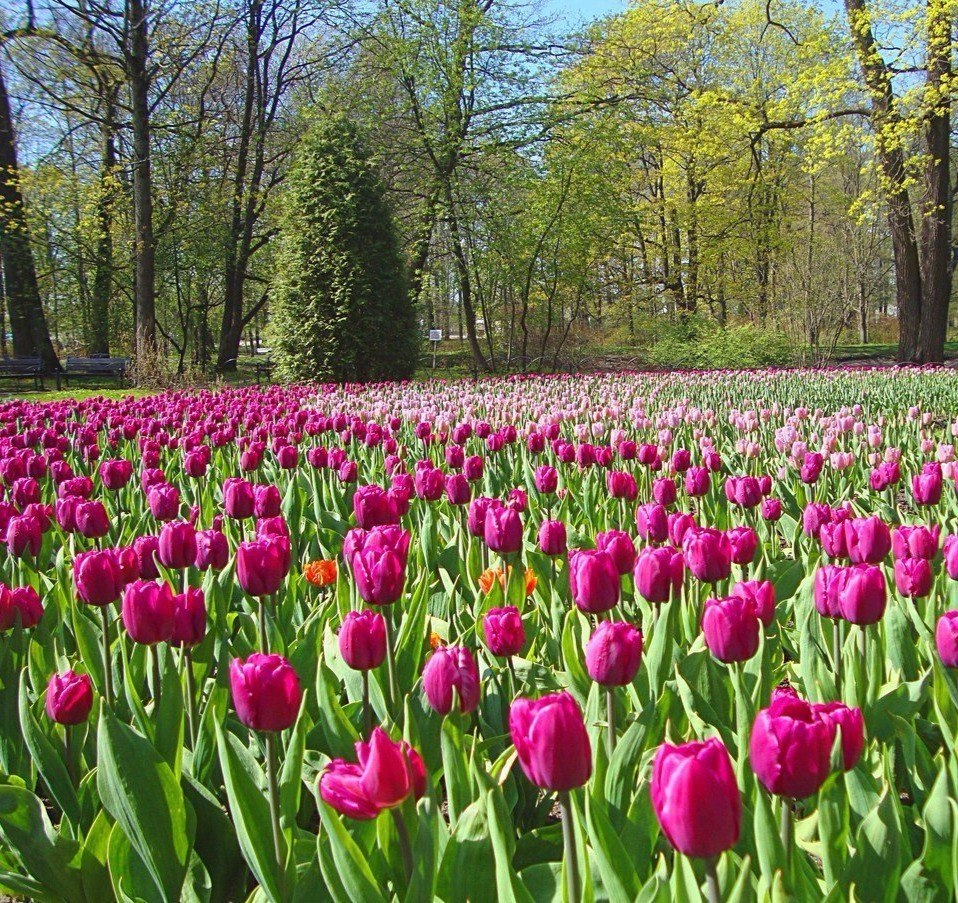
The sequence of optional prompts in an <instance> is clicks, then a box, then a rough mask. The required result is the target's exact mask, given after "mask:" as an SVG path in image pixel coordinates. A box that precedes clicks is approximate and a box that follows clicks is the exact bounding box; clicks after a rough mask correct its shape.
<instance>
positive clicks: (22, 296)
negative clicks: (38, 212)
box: [0, 69, 60, 372]
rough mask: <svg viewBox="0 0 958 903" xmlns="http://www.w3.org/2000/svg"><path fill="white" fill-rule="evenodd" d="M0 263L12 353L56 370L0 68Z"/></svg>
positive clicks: (8, 106)
mask: <svg viewBox="0 0 958 903" xmlns="http://www.w3.org/2000/svg"><path fill="white" fill-rule="evenodd" d="M0 259H2V261H3V274H4V287H5V292H6V303H7V311H8V312H9V314H10V330H11V332H12V333H13V353H14V355H16V356H17V357H39V358H40V359H41V361H42V363H43V368H44V370H45V371H46V372H55V371H57V370H59V369H60V362H59V361H58V360H57V354H56V351H55V350H54V348H53V342H51V341H50V331H49V329H48V328H47V320H46V317H45V316H44V313H43V305H42V303H41V301H40V285H39V283H38V281H37V269H36V263H35V261H34V259H33V247H32V245H31V244H30V226H29V223H28V222H27V217H26V211H25V210H24V206H23V194H22V193H21V191H20V170H19V166H18V163H17V147H16V139H15V135H14V129H13V114H12V112H11V110H10V98H9V96H8V95H7V86H6V81H5V79H4V77H3V70H2V69H0Z"/></svg>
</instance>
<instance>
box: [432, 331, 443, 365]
mask: <svg viewBox="0 0 958 903" xmlns="http://www.w3.org/2000/svg"><path fill="white" fill-rule="evenodd" d="M429 341H430V342H432V369H433V370H435V369H436V349H437V348H438V347H439V343H440V342H441V341H442V330H441V329H430V330H429Z"/></svg>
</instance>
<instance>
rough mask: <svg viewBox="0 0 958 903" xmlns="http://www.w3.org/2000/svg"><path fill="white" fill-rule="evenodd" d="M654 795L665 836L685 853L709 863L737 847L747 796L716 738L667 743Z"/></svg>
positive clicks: (656, 768) (659, 757)
mask: <svg viewBox="0 0 958 903" xmlns="http://www.w3.org/2000/svg"><path fill="white" fill-rule="evenodd" d="M650 791H651V795H652V807H653V809H655V815H656V817H657V818H658V820H659V824H660V825H661V827H662V833H663V834H665V836H666V837H667V838H668V840H669V843H671V844H672V846H673V847H675V849H676V850H678V851H679V852H680V853H683V854H684V855H686V856H694V857H697V858H700V859H710V858H712V857H715V856H718V855H719V854H720V853H723V852H725V850H729V849H731V848H732V847H734V846H735V844H736V843H738V838H739V831H740V829H741V822H742V796H741V793H740V792H739V788H738V784H737V783H736V780H735V771H734V769H733V768H732V760H731V758H730V757H729V754H728V750H727V749H726V748H725V746H723V745H722V743H721V741H719V740H718V739H716V738H715V737H712V738H710V739H708V740H706V741H704V742H702V743H697V742H696V743H684V744H682V745H681V746H672V745H670V744H668V743H663V744H662V746H660V747H659V750H658V752H657V753H656V754H655V761H654V762H653V765H652V781H651V785H650Z"/></svg>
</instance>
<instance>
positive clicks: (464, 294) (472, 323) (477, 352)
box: [445, 184, 490, 372]
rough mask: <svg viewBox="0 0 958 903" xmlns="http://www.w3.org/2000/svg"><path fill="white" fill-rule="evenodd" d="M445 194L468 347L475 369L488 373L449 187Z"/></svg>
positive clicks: (447, 186)
mask: <svg viewBox="0 0 958 903" xmlns="http://www.w3.org/2000/svg"><path fill="white" fill-rule="evenodd" d="M445 193H446V203H447V205H448V215H449V234H450V238H451V239H452V255H453V257H454V258H455V261H456V272H457V274H458V276H459V294H460V301H461V303H462V312H463V315H464V317H465V320H466V335H467V336H468V338H469V347H470V348H471V349H472V357H473V359H474V360H475V362H476V367H478V368H479V369H480V370H485V371H486V372H489V370H490V367H489V362H488V361H487V360H486V357H485V355H484V354H483V353H482V348H481V347H480V346H479V338H478V336H477V334H476V309H475V307H474V306H473V303H472V282H471V281H470V276H469V261H468V260H467V259H466V249H465V247H464V246H463V243H462V235H461V234H460V232H459V220H458V218H457V216H456V211H455V209H454V202H453V196H452V186H451V185H448V184H447V185H446V187H445Z"/></svg>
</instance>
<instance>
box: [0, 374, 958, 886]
mask: <svg viewBox="0 0 958 903" xmlns="http://www.w3.org/2000/svg"><path fill="white" fill-rule="evenodd" d="M796 399H801V402H802V403H801V404H800V405H796V404H795V400H796ZM956 402H958V386H956V384H955V382H954V378H953V377H952V375H951V373H950V372H948V371H935V370H924V371H917V370H916V371H912V370H899V371H894V372H868V371H847V372H841V373H833V372H829V373H816V372H811V371H782V372H774V373H738V374H728V373H709V374H695V375H674V374H673V375H644V374H621V375H616V376H596V377H575V378H553V379H514V380H490V381H483V382H479V383H474V384H464V383H455V382H452V383H431V384H429V385H422V386H420V385H410V384H404V385H378V386H369V387H360V386H347V387H332V386H329V387H323V388H322V389H320V390H317V389H315V388H310V387H273V388H269V389H266V390H252V389H249V390H228V391H223V392H218V393H212V392H204V393H197V394H195V395H191V394H187V393H167V394H164V395H160V396H155V397H152V398H148V399H133V398H130V399H124V400H120V401H105V400H103V399H91V400H88V401H85V402H81V403H78V404H75V403H70V404H67V403H52V404H45V405H40V404H28V403H24V402H11V403H7V404H5V405H0V487H2V498H0V536H2V537H4V538H5V543H4V545H5V551H0V580H2V581H3V585H2V587H0V838H2V840H3V843H2V844H0V889H3V890H4V891H6V892H9V893H11V894H14V895H19V896H23V897H27V898H30V899H38V900H69V901H72V900H78V901H84V900H91V901H92V900H97V901H99V900H107V899H117V900H120V899H123V900H125V899H138V900H149V901H152V900H177V899H190V900H192V899H199V900H233V899H251V900H265V899H269V900H323V899H332V900H337V901H340V900H342V901H346V900H350V901H352V900H358V899H362V900H367V899H368V900H383V899H396V898H401V899H404V900H410V901H413V900H429V899H442V900H466V899H469V900H485V899H490V900H492V899H519V900H533V899H534V900H540V899H556V900H566V901H578V900H614V901H618V900H622V901H626V900H636V899H642V900H655V899H659V898H661V899H672V898H675V899H683V900H684V899H689V900H695V899H700V898H706V899H708V900H710V901H714V900H719V899H728V900H752V899H765V898H767V897H770V896H771V897H773V898H782V897H785V896H788V895H791V896H793V897H797V898H810V899H811V898H825V897H828V898H832V899H839V898H841V899H845V898H855V899H862V900H873V899H896V898H897V897H898V896H899V895H902V896H903V897H905V898H907V899H912V898H921V899H947V898H949V897H951V896H953V895H954V893H955V890H956V878H955V874H956V871H958V869H956V866H958V861H956V858H955V852H954V844H953V838H954V836H955V834H956V830H955V829H956V818H958V808H956V806H955V799H956V792H958V768H956V765H955V759H954V756H953V754H952V750H953V749H954V746H955V738H956V732H958V684H956V681H955V675H954V672H953V670H952V669H954V668H956V667H958V610H956V609H958V603H956V600H955V596H956V593H958V535H956V534H958V491H956V489H955V485H954V484H955V478H956V477H958V466H956V464H955V462H956V455H955V450H954V445H953V439H954V437H955V436H956V435H958V421H954V420H952V419H951V418H953V416H954V415H953V414H952V413H951V412H953V411H955V410H958V404H956Z"/></svg>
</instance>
